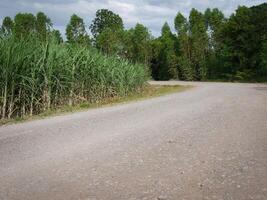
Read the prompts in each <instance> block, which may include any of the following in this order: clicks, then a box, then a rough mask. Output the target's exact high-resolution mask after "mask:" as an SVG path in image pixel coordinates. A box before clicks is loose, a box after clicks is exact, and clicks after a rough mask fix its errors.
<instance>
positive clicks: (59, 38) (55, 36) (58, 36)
mask: <svg viewBox="0 0 267 200" xmlns="http://www.w3.org/2000/svg"><path fill="white" fill-rule="evenodd" d="M51 35H52V38H53V39H54V40H55V42H56V43H58V44H59V43H62V42H63V38H62V36H61V33H60V31H59V30H53V31H52V32H51Z"/></svg>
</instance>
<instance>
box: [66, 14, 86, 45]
mask: <svg viewBox="0 0 267 200" xmlns="http://www.w3.org/2000/svg"><path fill="white" fill-rule="evenodd" d="M66 36H67V40H68V42H69V43H71V44H83V45H90V38H89V36H88V34H87V32H86V30H85V25H84V22H83V19H82V18H80V17H79V16H77V15H75V14H74V15H72V16H71V18H70V22H69V24H68V25H67V28H66Z"/></svg>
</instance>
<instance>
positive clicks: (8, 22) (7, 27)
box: [1, 17, 14, 35]
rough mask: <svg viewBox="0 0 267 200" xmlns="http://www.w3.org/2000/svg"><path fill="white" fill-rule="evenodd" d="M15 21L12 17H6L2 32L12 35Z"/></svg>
mask: <svg viewBox="0 0 267 200" xmlns="http://www.w3.org/2000/svg"><path fill="white" fill-rule="evenodd" d="M13 26H14V22H13V20H12V19H11V18H10V17H5V18H4V20H3V23H2V27H1V30H2V33H3V34H4V35H10V34H12V31H13Z"/></svg>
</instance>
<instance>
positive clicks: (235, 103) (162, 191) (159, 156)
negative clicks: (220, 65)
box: [0, 82, 267, 200]
mask: <svg viewBox="0 0 267 200" xmlns="http://www.w3.org/2000/svg"><path fill="white" fill-rule="evenodd" d="M177 83H178V84H193V85H195V86H196V87H195V88H193V89H190V90H187V91H185V92H182V93H176V94H171V95H168V96H164V97H158V98H154V99H149V100H145V101H140V102H135V103H129V104H124V105H118V106H114V107H108V108H101V109H94V110H89V111H85V112H80V113H75V114H69V115H65V116H58V117H52V118H50V119H44V120H38V121H31V122H26V123H23V124H17V125H9V126H2V127H0V199H1V200H28V199H29V200H53V199H55V200H106V199H114V200H134V199H138V200H139V199H140V200H145V199H148V200H150V199H151V200H183V199H184V200H208V199H213V200H249V199H257V200H266V199H267V85H264V84H232V83H183V82H170V83H167V84H177ZM152 84H155V82H152ZM157 84H158V83H157ZM160 84H166V83H165V82H160Z"/></svg>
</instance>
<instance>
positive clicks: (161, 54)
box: [151, 22, 178, 80]
mask: <svg viewBox="0 0 267 200" xmlns="http://www.w3.org/2000/svg"><path fill="white" fill-rule="evenodd" d="M175 43H176V40H175V37H174V35H173V34H172V32H171V29H170V26H169V25H168V23H167V22H166V23H165V24H164V25H163V27H162V29H161V36H160V38H158V39H156V40H155V41H154V42H153V44H152V46H153V49H154V50H153V57H152V61H151V65H152V74H153V75H154V76H153V78H154V79H156V80H169V79H178V70H177V67H178V65H177V63H178V62H177V56H176V55H177V51H176V45H175Z"/></svg>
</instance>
